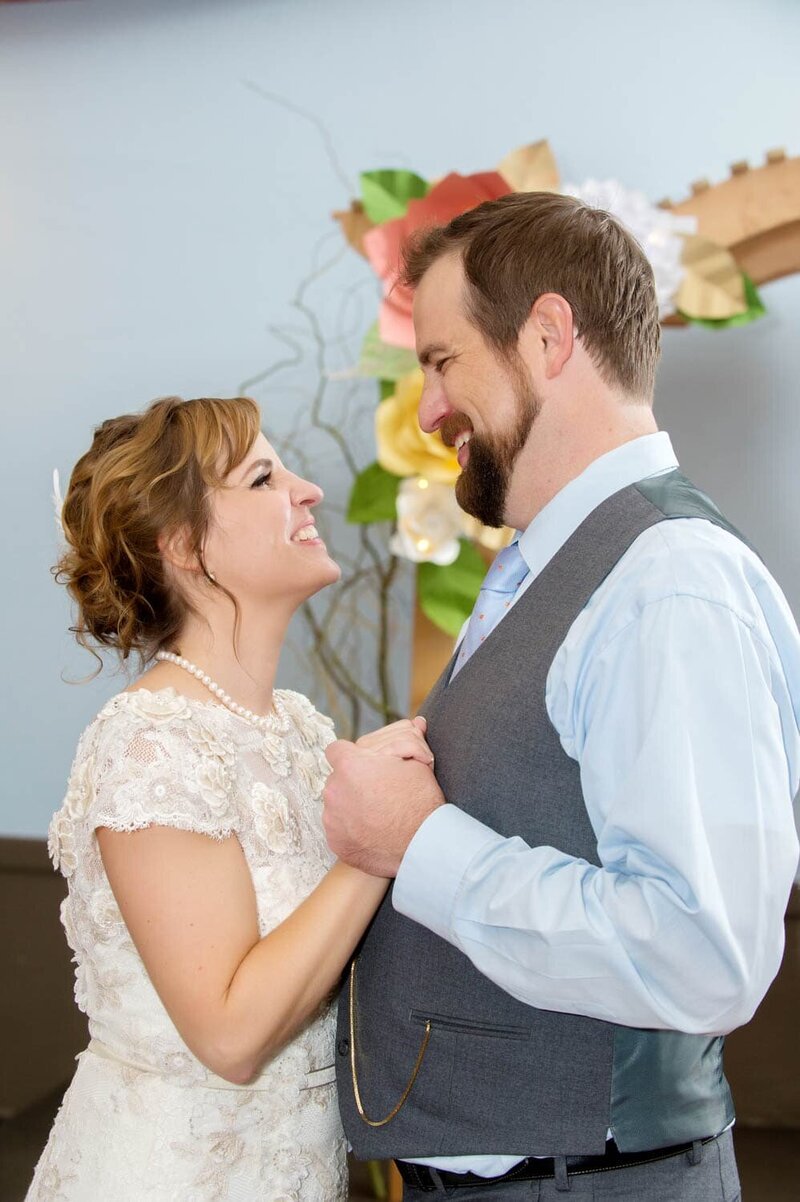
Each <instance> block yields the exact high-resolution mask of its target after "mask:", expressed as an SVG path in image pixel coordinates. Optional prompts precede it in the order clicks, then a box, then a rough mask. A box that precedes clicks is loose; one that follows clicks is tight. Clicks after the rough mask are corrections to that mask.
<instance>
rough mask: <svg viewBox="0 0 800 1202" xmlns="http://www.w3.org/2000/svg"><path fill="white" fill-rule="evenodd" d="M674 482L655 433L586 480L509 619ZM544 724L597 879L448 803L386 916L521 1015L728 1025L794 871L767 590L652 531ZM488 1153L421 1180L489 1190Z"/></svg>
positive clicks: (766, 958) (760, 978)
mask: <svg viewBox="0 0 800 1202" xmlns="http://www.w3.org/2000/svg"><path fill="white" fill-rule="evenodd" d="M676 466H677V460H676V459H675V455H674V453H673V450H672V446H671V443H670V440H669V437H668V435H667V434H665V433H658V434H652V435H647V436H646V437H643V438H638V439H635V440H634V441H632V442H629V443H626V444H625V445H623V446H621V447H618V448H616V449H615V450H613V451H611V452H610V453H609V454H606V455H603V456H602V457H601V458H600V459H597V460H596V461H595V462H594V463H592V464H591V465H590V466H589V467H588V468H587V469H586V471H584V472H583V473H582V475H580V476H579V477H577V478H576V479H575V480H573V481H571V482H570V483H569V484H568V485H567V486H566V487H565V488H564V489H562V490H561V492H559V493H558V494H557V496H556V497H554V499H553V500H552V501H551V502H550V503H549V504H548V505H547V506H546V507H545V508H544V509H543V510H542V511H541V512H540V513H539V514H538V515H537V516H536V517H535V518H534V520H533V521H532V522H531V524H530V526H529V527H528V528H527V530H525V531H524V533H523V534H522V535H521V537H520V549H521V551H522V553H523V555H524V557H525V559H526V561H527V563H528V565H529V567H530V573H529V574H528V576H527V577H526V578H525V579H524V580H523V581H522V583H521V585H520V587H519V589H518V590H517V593H516V594H515V597H514V602H516V601H517V600H518V599H519V597H520V596H522V594H523V593H524V591H525V589H526V588H528V587H530V585H531V583H532V582H533V581H534V580H535V579H536V577H537V576H538V575H539V573H540V572H541V571H542V569H543V568H544V567H545V566H546V565H547V563H548V562H549V561H550V559H552V557H553V556H554V555H555V553H556V552H557V551H558V550H559V548H560V547H561V546H563V544H564V543H565V542H566V540H567V539H568V538H569V536H570V535H571V534H572V533H573V532H574V531H575V530H576V529H577V527H578V526H579V525H580V524H581V522H582V521H583V520H584V519H585V518H586V517H587V516H588V515H589V514H590V513H591V512H592V510H594V509H595V508H596V507H597V506H598V505H599V504H601V502H602V501H604V500H605V499H606V498H607V497H609V496H611V495H612V494H613V493H615V492H617V491H618V490H619V489H621V488H625V487H627V486H629V485H630V484H633V483H636V482H637V481H638V480H642V479H644V478H646V477H648V476H652V475H657V474H659V473H661V472H664V471H669V470H670V469H673V468H675V467H676ZM462 633H463V632H462ZM497 703H500V704H502V698H497V699H494V701H493V704H497ZM546 704H547V712H548V714H549V717H550V720H551V722H552V723H553V726H554V727H555V729H556V731H557V732H558V735H559V737H560V740H561V745H562V747H563V748H564V751H565V752H566V754H567V755H568V756H570V757H571V758H572V759H574V760H576V761H577V763H578V764H579V765H580V771H581V784H582V788H583V795H584V799H585V802H586V807H587V810H588V813H589V818H590V820H591V823H592V828H593V830H594V832H595V834H596V836H597V845H598V855H599V859H600V862H601V866H600V867H597V866H595V865H593V864H588V863H587V862H586V861H584V860H578V859H575V858H574V857H572V856H568V855H565V854H564V853H563V852H561V851H559V850H558V848H553V847H529V846H528V845H527V844H526V843H525V842H524V841H523V840H522V839H520V838H504V837H503V836H501V835H499V834H497V832H495V831H493V830H491V829H490V828H489V827H487V826H485V825H484V824H483V823H481V822H479V821H477V820H476V819H475V818H472V817H470V816H469V815H468V814H466V813H464V811H463V810H460V809H458V808H457V807H456V806H455V805H450V804H448V805H445V806H442V807H440V808H439V809H437V810H436V811H435V812H434V813H433V814H431V816H430V817H429V818H428V819H427V820H426V821H425V822H424V823H423V824H422V826H421V827H420V829H419V831H418V832H417V834H416V835H415V837H414V839H413V840H412V842H411V844H410V846H409V848H408V850H407V852H406V855H405V856H404V858H403V862H402V864H401V865H400V869H399V872H398V874H397V880H396V882H395V888H394V902H393V904H394V907H395V909H396V910H398V911H399V912H400V913H401V914H405V915H406V916H407V917H408V918H411V919H413V920H414V921H416V922H419V923H421V924H422V925H423V926H426V927H428V928H429V929H430V930H432V931H434V932H435V933H436V934H437V935H439V936H441V938H442V939H446V940H447V941H448V942H449V943H452V944H453V945H454V946H455V947H457V948H459V949H460V950H461V951H462V952H463V953H464V954H465V955H466V956H468V957H469V958H470V960H471V961H472V963H473V964H474V965H475V966H476V968H478V969H479V971H480V972H482V973H483V974H484V975H485V976H487V977H489V978H490V980H492V981H494V982H495V983H496V984H497V985H499V986H500V987H501V988H502V989H505V990H506V992H508V993H510V994H511V995H512V996H513V997H515V998H518V999H519V1000H520V1001H523V1002H526V1003H528V1004H529V1005H531V1006H538V1007H541V1008H543V1009H547V1010H558V1011H562V1012H564V1013H567V1014H583V1015H588V1016H590V1017H593V1018H599V1019H604V1020H607V1021H609V1022H614V1023H620V1024H623V1025H626V1026H635V1027H652V1028H660V1029H667V1030H679V1031H685V1032H688V1033H695V1034H696V1033H703V1034H717V1033H724V1032H727V1031H730V1030H732V1029H733V1028H734V1027H738V1026H740V1025H741V1024H742V1023H746V1022H747V1021H748V1019H749V1018H750V1017H751V1016H752V1014H753V1012H754V1011H755V1009H756V1007H757V1006H758V1004H759V1002H760V1001H761V999H762V997H763V996H764V993H765V992H766V990H767V987H768V986H769V983H770V982H771V980H772V979H773V977H774V976H775V974H776V972H777V970H778V967H779V965H780V960H781V956H782V953H783V915H784V909H785V906H786V901H787V898H788V894H789V891H790V889H791V885H792V881H793V879H794V874H795V870H796V867H797V858H798V843H797V835H796V833H795V826H794V820H793V813H792V799H793V798H794V796H795V794H796V792H797V789H798V784H799V783H800V635H799V634H798V630H797V626H796V624H795V622H794V619H793V617H792V615H791V612H790V610H789V607H788V604H787V602H786V599H785V598H784V596H783V594H782V592H781V591H780V589H779V588H778V586H777V584H776V583H775V581H774V580H773V578H772V577H771V576H770V574H769V572H768V571H767V569H766V568H765V567H764V565H763V563H762V562H761V561H760V560H759V558H758V557H757V556H756V555H755V554H754V553H753V552H752V551H750V550H749V549H748V548H747V547H746V546H745V545H744V544H743V543H741V542H740V541H739V540H738V539H736V538H735V537H734V536H732V535H731V534H729V533H727V532H726V531H724V530H722V529H720V528H719V527H717V526H714V525H713V524H712V523H710V522H708V521H705V520H703V519H696V518H693V519H673V520H670V521H664V522H661V523H659V524H658V525H656V526H654V527H652V528H651V529H649V530H647V531H645V532H644V533H643V534H641V535H640V536H639V537H638V538H637V539H636V541H635V542H634V543H633V545H632V546H631V547H630V549H629V550H628V551H627V552H626V554H625V555H624V556H623V557H622V559H621V560H620V561H619V563H618V564H617V565H616V567H615V568H614V570H613V571H612V572H611V573H610V574H609V576H608V577H607V578H606V579H605V581H604V582H603V584H602V585H601V586H600V587H599V588H598V589H597V591H596V592H595V593H594V595H593V596H592V598H591V599H590V601H589V603H588V604H587V605H586V607H585V608H584V610H583V611H582V612H581V613H580V614H579V616H578V617H577V618H576V620H575V622H574V623H573V625H572V627H571V629H570V630H569V632H568V634H567V637H566V639H565V641H564V643H563V644H562V646H561V647H560V648H559V650H558V652H557V654H556V656H555V658H554V660H553V663H552V666H551V668H550V671H549V674H548V677H547V685H546ZM498 1153H499V1154H498V1155H497V1156H477V1157H467V1156H465V1157H439V1158H434V1159H425V1161H424V1163H426V1164H431V1165H435V1166H436V1167H439V1168H447V1169H450V1170H452V1171H456V1172H458V1171H463V1172H466V1171H467V1170H470V1171H472V1172H475V1173H480V1174H482V1175H484V1176H496V1175H499V1174H501V1173H504V1172H506V1171H507V1170H508V1169H509V1168H510V1167H511V1166H512V1165H514V1164H515V1163H517V1161H518V1160H519V1157H518V1156H505V1155H502V1149H498Z"/></svg>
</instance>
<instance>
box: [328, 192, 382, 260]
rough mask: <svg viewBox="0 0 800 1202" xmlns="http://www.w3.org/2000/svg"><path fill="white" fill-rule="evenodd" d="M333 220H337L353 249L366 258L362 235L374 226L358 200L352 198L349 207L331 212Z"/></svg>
mask: <svg viewBox="0 0 800 1202" xmlns="http://www.w3.org/2000/svg"><path fill="white" fill-rule="evenodd" d="M332 216H333V219H334V221H338V222H339V225H340V226H341V229H342V233H343V234H344V236H345V238H346V239H347V241H348V242H349V243H350V245H351V246H352V248H353V250H357V251H358V253H359V254H360V255H363V257H364V258H365V259H366V257H367V256H366V253H365V251H364V235H365V234H368V233H369V231H370V230H371V229H373V228H374V226H375V223H374V221H370V219H369V217H367V214H366V213H365V212H364V206H363V205H362V203H361V201H360V200H354V201H353V202H352V204H351V205H350V208H349V209H345V210H344V211H343V212H341V211H340V212H336V213H333V215H332Z"/></svg>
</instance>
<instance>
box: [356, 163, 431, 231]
mask: <svg viewBox="0 0 800 1202" xmlns="http://www.w3.org/2000/svg"><path fill="white" fill-rule="evenodd" d="M429 191H430V186H429V185H428V184H427V183H426V182H425V180H424V179H422V178H421V176H419V175H417V174H416V173H415V172H413V171H405V170H397V171H394V170H387V171H362V173H361V199H362V202H363V204H364V212H365V213H366V214H367V216H368V217H369V219H370V221H374V222H375V223H376V224H377V225H381V224H382V223H383V222H384V221H394V219H395V218H396V217H403V216H404V215H405V212H406V210H407V209H408V202H409V201H410V200H419V199H421V198H422V197H423V196H427V195H428V192H429Z"/></svg>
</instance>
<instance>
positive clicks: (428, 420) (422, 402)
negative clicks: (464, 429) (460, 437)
mask: <svg viewBox="0 0 800 1202" xmlns="http://www.w3.org/2000/svg"><path fill="white" fill-rule="evenodd" d="M452 412H453V407H452V406H451V405H450V404H449V402H448V400H447V397H446V396H445V394H444V388H443V386H442V382H441V380H440V379H439V378H438V377H436V376H434V377H432V378H430V377H429V378H426V380H425V383H424V384H423V386H422V396H421V397H420V399H419V409H418V410H417V416H418V418H419V424H420V427H421V428H422V429H423V430H424V431H425V433H426V434H433V433H434V432H435V431H436V430H438V429H439V427H440V426H441V424H442V422H443V421H444V420H445V418H446V417H449V415H450V414H451V413H452Z"/></svg>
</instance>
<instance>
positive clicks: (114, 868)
mask: <svg viewBox="0 0 800 1202" xmlns="http://www.w3.org/2000/svg"><path fill="white" fill-rule="evenodd" d="M97 838H98V842H99V845H100V851H101V854H102V857H103V864H104V866H105V869H106V873H107V875H108V879H109V882H110V884H111V888H112V889H113V891H114V896H115V897H116V899H117V904H118V905H119V908H120V910H121V912H122V916H123V918H124V919H125V922H126V924H127V927H128V930H129V931H130V934H131V937H132V939H133V941H134V943H135V944H136V947H137V949H138V951H139V954H140V955H141V957H142V960H143V962H144V965H145V968H146V969H147V972H148V974H149V976H150V979H151V980H152V982H153V985H154V986H155V989H156V990H157V992H158V994H159V997H160V998H161V1000H162V1002H163V1004H164V1006H165V1008H166V1010H167V1013H168V1014H169V1016H170V1018H171V1019H172V1021H173V1022H174V1024H175V1026H176V1027H177V1029H178V1031H179V1033H180V1035H181V1037H182V1039H183V1040H184V1042H185V1043H186V1044H187V1045H188V1046H189V1048H191V1050H192V1051H193V1052H194V1054H195V1055H196V1056H197V1057H198V1059H199V1060H201V1061H202V1062H203V1063H204V1064H205V1065H207V1067H208V1068H210V1069H211V1071H212V1072H214V1073H217V1074H218V1075H219V1076H221V1077H224V1078H226V1079H227V1080H229V1081H232V1082H235V1083H237V1084H239V1083H244V1082H246V1081H248V1080H250V1078H251V1077H252V1076H253V1075H254V1074H255V1073H256V1072H257V1070H258V1068H259V1067H260V1065H261V1064H262V1063H263V1062H264V1061H265V1060H266V1059H267V1058H268V1057H269V1056H271V1055H273V1054H274V1053H275V1052H276V1051H277V1050H278V1049H279V1048H280V1047H281V1046H282V1045H283V1044H284V1043H285V1042H286V1041H287V1040H288V1039H289V1038H291V1036H292V1035H293V1034H294V1033H295V1032H296V1031H297V1030H298V1029H299V1028H300V1027H301V1026H302V1025H303V1023H304V1022H305V1021H306V1019H307V1018H308V1017H309V1016H310V1015H311V1014H313V1013H314V1011H315V1010H316V1009H317V1007H318V1006H319V1004H320V1003H321V1001H322V1000H323V999H324V998H325V997H326V996H327V995H329V994H330V993H331V991H332V990H333V989H334V988H335V987H336V985H337V983H338V981H339V978H340V975H341V973H342V970H343V969H344V967H345V966H346V964H347V962H348V960H349V959H350V956H351V954H352V952H353V950H354V949H355V947H356V945H357V944H358V941H359V940H360V938H361V936H362V935H363V933H364V931H365V930H366V927H367V925H368V923H369V921H370V919H371V918H372V916H373V914H374V913H375V910H376V909H377V907H378V906H379V904H380V902H381V899H382V898H383V895H384V893H385V891H386V887H387V885H388V881H386V880H384V879H383V878H377V877H372V876H368V875H366V874H364V873H361V872H359V871H358V870H357V869H353V868H350V867H349V866H348V865H346V864H342V863H337V864H335V865H334V866H333V868H331V870H330V871H329V872H328V873H327V875H326V876H325V877H324V879H323V880H322V881H321V883H320V884H319V885H318V886H317V888H316V889H315V890H314V892H313V893H312V894H311V895H310V896H309V897H308V898H307V899H306V900H305V901H304V902H303V903H302V904H301V905H300V906H298V907H297V909H296V910H294V911H293V913H292V914H290V915H289V916H288V918H286V919H285V920H284V921H283V922H282V923H281V924H280V926H278V927H276V929H275V930H274V931H272V932H271V933H270V934H268V935H266V936H264V937H263V938H261V937H260V936H259V929H258V915H257V909H256V897H255V892H254V889H253V882H252V879H251V876H250V870H249V868H248V865H247V862H246V860H245V857H244V853H243V851H242V848H241V845H240V844H239V842H238V840H237V839H236V838H234V837H229V838H227V839H222V840H215V839H211V838H208V837H207V836H206V835H201V834H196V833H194V832H190V831H180V830H173V829H170V828H168V827H163V826H161V827H160V826H151V827H148V828H146V829H145V830H140V831H132V832H121V831H113V830H110V829H108V828H105V827H103V828H98V830H97Z"/></svg>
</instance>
